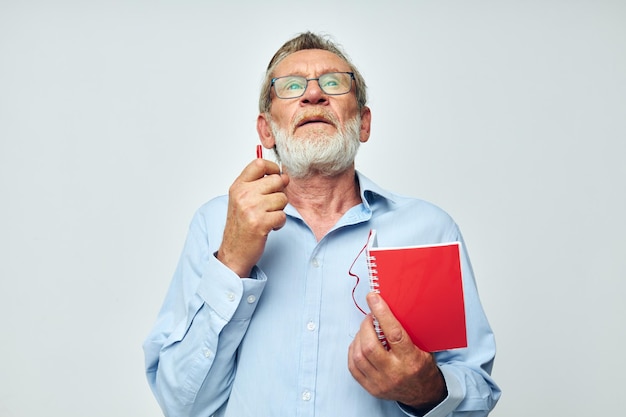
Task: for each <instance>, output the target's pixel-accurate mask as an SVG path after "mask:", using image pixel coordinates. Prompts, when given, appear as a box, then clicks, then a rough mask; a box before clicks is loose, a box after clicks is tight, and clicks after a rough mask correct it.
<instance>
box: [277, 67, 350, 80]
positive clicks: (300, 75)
mask: <svg viewBox="0 0 626 417" xmlns="http://www.w3.org/2000/svg"><path fill="white" fill-rule="evenodd" d="M350 71H351V70H349V69H348V70H339V69H336V68H331V69H325V70H323V71H321V72H320V73H319V74H318V75H317V76H318V77H319V76H320V75H324V74H328V73H332V72H350ZM294 76H295V77H304V78H309V77H308V76H307V75H306V74H305V73H304V72H302V71H294V72H292V73H290V74H285V75H275V76H273V77H272V78H280V77H294ZM314 78H315V77H314Z"/></svg>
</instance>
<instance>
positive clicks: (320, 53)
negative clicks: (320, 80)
mask: <svg viewBox="0 0 626 417" xmlns="http://www.w3.org/2000/svg"><path fill="white" fill-rule="evenodd" d="M332 71H338V72H344V71H346V72H347V71H350V65H348V63H347V62H346V61H344V60H343V59H341V58H340V57H338V56H337V55H335V54H334V53H332V52H329V51H325V50H323V49H305V50H302V51H298V52H294V53H292V54H290V55H288V56H287V57H286V58H285V59H283V60H282V61H281V62H280V63H279V64H278V65H277V66H276V70H275V71H274V76H275V77H281V76H283V75H292V74H295V75H304V76H317V75H319V74H323V73H325V72H332Z"/></svg>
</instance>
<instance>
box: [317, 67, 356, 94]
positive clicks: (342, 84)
mask: <svg viewBox="0 0 626 417" xmlns="http://www.w3.org/2000/svg"><path fill="white" fill-rule="evenodd" d="M319 83H320V88H321V89H322V90H323V91H324V92H325V93H326V94H335V95H336V94H346V93H347V92H349V91H350V88H351V87H352V77H351V76H350V74H349V73H345V72H330V73H328V74H324V75H321V76H320V78H319Z"/></svg>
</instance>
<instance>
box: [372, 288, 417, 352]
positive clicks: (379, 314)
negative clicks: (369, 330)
mask: <svg viewBox="0 0 626 417" xmlns="http://www.w3.org/2000/svg"><path fill="white" fill-rule="evenodd" d="M366 299H367V305H368V306H369V307H370V310H371V312H372V315H373V316H374V317H376V320H378V323H379V324H380V328H381V329H382V331H383V333H384V334H385V338H386V339H387V342H388V343H389V345H390V347H391V348H392V349H394V350H395V351H396V352H398V350H404V349H413V348H414V345H413V342H412V341H411V338H410V337H409V335H408V333H407V332H406V330H404V327H402V324H400V322H399V321H398V319H396V317H395V316H394V315H393V313H392V312H391V309H390V308H389V306H388V305H387V303H386V302H385V300H384V299H383V297H381V295H380V294H377V293H375V292H370V293H369V294H367V298H366Z"/></svg>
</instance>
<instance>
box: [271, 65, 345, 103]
mask: <svg viewBox="0 0 626 417" xmlns="http://www.w3.org/2000/svg"><path fill="white" fill-rule="evenodd" d="M329 74H348V75H350V88H349V89H348V91H346V92H345V93H327V92H326V90H324V87H322V85H321V84H320V78H322V77H323V76H325V75H329ZM288 77H300V78H302V79H304V80H305V81H306V86H305V87H304V89H303V90H302V93H301V94H299V95H297V96H294V97H281V96H279V95H278V91H277V90H276V85H275V83H276V80H280V79H281V78H288ZM309 81H317V85H318V86H319V88H320V90H322V91H323V92H324V94H326V95H329V96H342V95H344V94H348V93H349V92H350V91H352V85H353V84H354V82H356V78H354V73H353V72H349V71H332V72H326V73H324V74H322V75H320V76H319V77H317V78H306V77H302V76H300V75H284V76H282V77H274V78H272V82H271V83H270V88H271V87H274V94H275V95H276V97H278V98H279V99H281V100H290V99H292V98H300V97H302V96H303V95H304V93H306V90H307V88H309Z"/></svg>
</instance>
